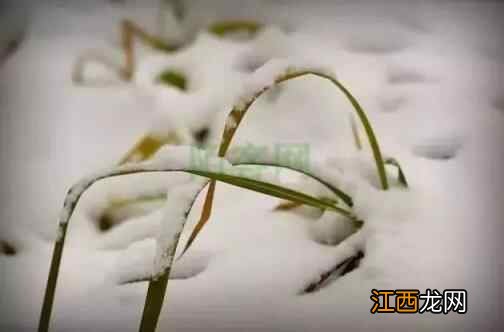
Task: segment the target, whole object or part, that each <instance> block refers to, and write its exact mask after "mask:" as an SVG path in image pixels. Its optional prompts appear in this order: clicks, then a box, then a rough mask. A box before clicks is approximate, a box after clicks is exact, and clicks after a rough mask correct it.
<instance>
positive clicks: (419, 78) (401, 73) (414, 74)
mask: <svg viewBox="0 0 504 332" xmlns="http://www.w3.org/2000/svg"><path fill="white" fill-rule="evenodd" d="M429 81H432V80H431V79H429V78H428V77H427V76H426V75H424V74H422V73H421V72H420V71H419V70H416V69H413V68H408V67H391V68H389V70H388V73H387V82H388V83H389V84H394V85H395V84H418V83H428V82H429Z"/></svg>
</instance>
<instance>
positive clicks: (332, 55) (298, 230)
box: [0, 0, 504, 331]
mask: <svg viewBox="0 0 504 332" xmlns="http://www.w3.org/2000/svg"><path fill="white" fill-rule="evenodd" d="M187 2H188V3H189V4H190V8H189V11H188V12H189V17H188V24H189V25H191V27H193V30H196V28H198V27H201V26H204V25H205V24H206V23H207V22H211V21H213V20H216V19H222V18H254V19H258V20H261V21H263V22H267V23H268V26H267V27H266V28H265V29H264V30H263V31H262V32H261V33H260V34H259V35H258V36H257V37H256V38H255V39H253V40H250V41H231V40H223V39H219V38H216V37H213V36H211V35H209V34H207V33H204V32H201V33H200V34H198V35H197V36H196V38H195V40H194V41H193V43H192V44H191V46H190V47H188V48H186V49H184V50H182V51H181V52H179V53H177V54H175V55H164V54H160V53H156V52H153V51H150V50H148V49H146V48H142V47H140V49H141V50H140V54H141V55H140V58H139V67H138V71H137V73H136V76H135V79H134V82H133V83H131V84H125V83H117V84H110V85H107V86H103V85H102V86H99V87H98V86H97V87H82V86H81V87H77V86H74V85H73V84H72V82H71V72H72V65H73V63H74V62H75V60H76V59H77V57H78V56H79V55H80V54H82V53H83V51H86V50H89V49H102V50H104V51H105V53H106V54H109V55H110V56H118V54H119V41H118V22H119V20H120V19H121V18H124V17H129V18H132V19H134V20H135V21H136V22H137V23H139V24H140V25H142V26H145V27H147V28H148V29H150V30H151V31H154V30H155V28H156V24H155V18H156V13H155V6H156V4H157V1H146V2H142V4H141V5H139V4H135V3H133V2H132V1H123V2H120V1H115V2H112V1H111V2H105V1H98V0H95V1H88V2H86V3H82V2H81V3H75V4H74V3H69V4H66V5H63V4H62V3H61V2H59V1H48V2H45V3H37V4H36V5H35V4H30V3H28V2H20V3H19V4H18V5H17V6H18V7H17V9H19V8H20V7H21V3H23V4H25V5H26V6H27V7H29V8H30V19H29V26H28V30H27V31H26V34H25V35H24V40H23V43H22V44H21V46H20V47H19V49H18V50H17V51H16V52H15V53H13V55H12V56H11V57H9V58H8V59H7V60H6V61H5V62H4V63H2V64H1V66H0V135H1V138H2V139H1V140H0V149H1V152H2V153H1V168H0V169H1V170H0V178H1V183H2V185H1V186H0V195H1V209H0V240H2V241H9V243H11V244H12V245H13V246H14V247H15V248H16V250H17V253H16V255H13V256H10V255H3V254H0V309H1V311H0V330H2V331H4V330H5V331H22V330H26V331H33V330H35V329H36V326H37V323H38V316H39V313H40V307H41V303H42V296H43V291H44V286H45V282H46V278H47V272H48V267H49V261H50V255H51V250H52V245H53V241H54V239H55V238H56V220H57V217H58V214H59V210H60V208H61V206H62V202H63V199H64V197H65V193H66V190H67V189H68V187H69V186H71V185H72V184H73V183H75V182H76V181H77V180H79V179H80V178H81V177H83V176H85V175H87V174H89V173H92V172H94V171H96V170H97V169H100V168H104V167H109V166H111V165H114V164H115V163H116V162H117V161H118V160H119V159H120V158H121V157H122V156H123V155H124V153H125V152H126V151H127V150H128V149H129V148H130V147H131V146H132V145H133V144H134V143H135V142H136V141H137V140H138V138H139V137H141V136H142V135H143V134H144V133H145V132H147V131H149V130H151V131H155V132H159V131H160V130H163V129H164V128H166V127H168V126H176V127H188V128H189V130H198V129H200V128H201V127H202V126H209V127H210V136H211V138H212V140H216V139H217V138H219V136H220V133H221V130H222V128H223V126H224V119H225V117H224V116H225V115H226V114H227V112H228V111H229V110H230V106H231V103H232V101H233V100H234V98H235V96H236V94H237V93H238V92H239V91H240V89H241V86H242V84H243V82H244V80H246V78H247V77H248V76H249V75H250V73H249V72H250V67H257V65H259V64H261V63H263V62H264V61H266V60H267V59H269V58H273V57H285V56H302V57H308V58H310V59H312V60H313V59H315V60H319V61H320V62H322V63H324V64H327V63H329V64H330V66H331V69H332V70H333V71H334V72H335V73H336V74H337V75H338V77H339V78H340V79H341V81H343V82H344V83H345V84H346V85H347V86H348V87H349V88H350V90H351V91H352V93H354V95H355V96H356V97H357V98H358V99H359V101H361V103H362V105H363V106H364V108H365V109H366V111H367V112H368V114H369V116H370V118H371V121H372V123H373V125H374V127H375V129H376V132H377V135H378V137H379V139H380V142H381V146H382V148H383V150H384V151H385V153H386V154H390V155H392V156H394V157H396V158H397V159H398V160H400V162H401V165H402V166H403V168H404V170H405V172H406V175H407V176H408V180H409V182H410V189H409V190H408V191H404V190H400V189H397V188H396V189H394V190H392V191H391V192H390V193H386V194H385V193H376V192H374V191H373V190H372V188H371V189H369V188H368V189H367V191H361V192H358V193H357V194H358V196H357V197H358V198H356V208H357V210H358V212H359V213H360V214H361V215H362V216H363V218H364V220H365V226H364V228H363V229H362V230H361V232H360V233H358V241H360V242H359V243H361V244H362V246H363V248H364V250H365V257H364V259H363V260H362V262H361V264H360V266H359V267H358V268H357V269H356V270H354V271H352V272H351V273H349V274H347V275H345V276H343V277H342V278H340V279H338V280H336V281H334V282H332V283H331V284H329V285H328V286H327V287H325V288H323V289H322V290H320V291H319V292H316V293H313V294H309V295H299V292H300V290H302V289H303V288H304V287H305V286H306V285H307V283H309V282H310V281H312V280H313V279H314V278H316V277H317V275H318V274H319V273H321V272H323V271H324V270H325V269H327V268H328V267H330V266H332V265H334V264H335V263H337V262H338V260H340V259H341V258H343V257H345V255H346V254H347V251H348V249H349V247H351V245H350V244H351V241H355V237H353V238H349V239H347V240H346V242H343V243H342V244H340V245H338V246H332V245H324V244H321V243H320V237H321V234H320V230H319V231H318V232H317V229H316V227H317V226H316V223H317V219H316V216H314V215H311V214H309V213H307V212H306V211H304V210H303V209H301V210H296V211H295V212H273V211H272V210H273V208H274V207H275V205H276V204H277V203H278V200H276V199H272V198H269V197H266V196H263V195H260V194H257V193H253V192H248V191H244V190H239V189H236V188H233V187H230V186H228V185H224V184H218V186H217V192H216V202H215V206H214V211H213V216H212V218H211V220H210V222H209V224H208V225H207V226H206V227H205V229H204V231H203V232H202V233H201V235H200V237H199V238H198V239H197V240H196V242H195V244H194V246H193V247H192V248H191V249H190V251H189V252H188V253H187V255H186V256H185V257H184V258H183V259H182V260H181V261H180V262H177V263H176V265H175V268H174V272H173V274H174V277H175V278H176V279H175V280H172V281H170V283H169V286H168V292H167V298H166V302H165V305H164V309H163V314H162V318H161V321H160V325H159V330H160V331H202V330H210V331H222V330H226V329H228V330H244V331H332V330H336V329H337V330H356V331H360V330H398V331H399V330H401V331H402V330H415V331H418V330H447V331H455V330H461V329H462V330H469V331H472V330H482V331H483V330H485V331H486V330H488V331H490V330H499V326H502V324H503V321H502V312H503V309H504V305H503V300H502V298H503V297H504V294H503V291H502V290H503V289H504V284H503V280H504V279H503V277H502V276H503V273H504V271H503V264H502V257H501V256H500V253H501V252H503V250H504V246H503V244H502V243H503V241H502V240H501V236H502V235H504V223H503V216H504V205H503V204H502V197H504V177H503V176H502V169H503V168H502V167H503V165H504V149H503V148H502V146H501V143H502V142H504V39H502V38H501V36H502V32H503V31H504V27H503V25H504V24H503V21H502V14H503V13H504V8H503V6H502V5H501V4H499V3H497V2H490V1H488V2H487V1H485V2H483V1H481V2H477V1H474V2H471V1H459V2H456V1H453V2H451V1H441V2H437V3H431V2H427V1H419V2H415V3H413V2H398V1H397V2H396V1H387V2H380V3H377V2H371V1H368V2H346V1H340V2H336V1H335V2H323V1H315V2H309V1H305V2H298V1H270V2H268V1H255V2H253V1H249V2H246V3H245V4H244V3H238V2H232V1H223V0H220V1H187ZM10 10H12V9H10ZM19 12H22V11H16V13H19ZM11 13H12V12H11ZM3 15H5V12H4V14H3ZM5 17H7V16H5ZM17 21H19V22H20V20H17ZM4 22H7V21H4ZM0 24H4V23H0ZM9 24H10V23H9ZM274 24H276V25H274ZM0 40H4V39H0ZM167 66H175V67H176V68H180V69H182V70H184V71H185V72H187V73H188V75H189V92H188V93H187V94H184V93H180V92H178V91H175V90H173V89H170V88H167V87H162V86H159V85H155V84H153V82H154V78H155V76H156V75H157V74H158V73H159V72H160V71H162V70H163V69H165V68H166V67H167ZM87 74H88V75H89V76H94V78H100V79H103V78H106V79H113V75H111V74H110V73H109V72H107V70H104V69H103V68H100V67H99V66H90V68H89V72H88V73H87ZM335 91H336V90H335V89H334V88H333V87H331V86H330V84H328V83H327V82H324V81H321V80H316V79H314V78H306V79H298V80H296V81H294V82H290V83H288V85H285V87H282V88H281V89H280V90H278V91H273V92H272V93H270V94H268V95H266V96H264V97H263V98H262V99H261V100H260V101H259V102H258V103H257V104H255V105H254V106H253V110H251V111H250V112H249V114H247V117H246V119H245V121H244V123H243V125H242V126H241V127H240V129H239V130H238V132H237V136H236V140H235V142H234V143H233V144H235V145H237V146H243V145H245V144H247V143H249V142H253V143H254V144H256V145H259V146H263V147H264V146H265V147H267V148H270V149H271V148H274V146H275V145H276V144H282V143H283V144H285V143H296V144H297V143H301V144H309V147H310V150H309V151H310V155H309V156H310V159H311V158H313V160H315V159H316V158H320V157H328V158H333V159H334V158H338V157H341V156H348V155H352V154H355V153H354V151H353V149H354V148H353V145H352V138H351V131H350V128H349V127H350V126H349V121H348V113H349V112H351V108H350V105H349V103H348V101H347V100H345V99H344V98H343V95H342V94H340V93H339V92H337V91H336V92H335ZM282 175H283V173H282ZM286 176H287V175H286ZM287 177H288V176H287ZM289 179H290V177H289ZM184 180H185V177H184V176H182V175H177V176H173V175H155V176H154V175H147V176H143V177H140V176H131V177H129V178H128V179H120V180H114V181H110V183H101V184H97V185H96V186H94V187H93V188H92V189H91V190H90V191H89V192H88V194H86V196H85V198H84V199H83V201H82V202H81V204H80V206H79V207H78V211H77V215H76V216H75V217H74V218H73V220H72V225H71V227H70V231H69V239H68V241H67V243H68V246H67V248H66V251H65V256H64V259H63V266H62V271H61V275H60V281H59V284H58V289H57V293H56V301H55V307H54V312H53V320H52V327H53V330H54V331H135V330H136V329H137V327H138V323H139V320H140V315H141V309H142V306H143V301H144V298H145V292H146V284H145V283H141V284H131V285H126V286H124V285H123V286H119V285H117V278H118V271H121V269H128V268H129V266H131V265H137V266H139V265H140V266H141V265H142V264H145V262H146V261H148V259H149V257H150V256H148V255H147V257H146V255H145V254H146V253H148V252H149V250H148V248H147V250H144V249H145V246H146V245H147V244H148V243H147V242H148V240H147V242H146V241H145V240H144V241H143V242H141V243H136V244H133V246H132V247H130V248H129V249H126V248H127V247H128V246H130V245H131V244H132V243H133V242H134V240H140V239H142V238H145V237H149V235H153V234H154V233H155V232H156V231H157V229H158V227H159V224H158V223H159V220H160V219H161V216H162V210H156V211H154V212H152V213H151V214H149V215H147V216H142V217H139V218H136V219H135V220H131V221H128V222H127V223H124V224H122V225H120V226H117V227H116V228H113V229H112V230H111V231H109V232H106V233H101V232H99V231H98V229H97V228H96V227H95V224H94V223H93V222H92V220H94V219H96V214H97V213H98V211H99V210H100V209H101V208H103V206H104V204H105V203H104V202H107V200H110V199H111V197H113V196H114V195H115V196H117V195H119V194H120V193H123V194H124V192H125V191H126V192H127V191H130V190H132V188H137V187H139V186H142V187H143V186H146V185H148V186H150V187H151V188H154V189H156V188H157V189H165V188H166V187H169V186H170V184H173V183H179V182H180V181H184ZM154 189H153V190H154ZM202 196H203V195H202ZM201 199H202V197H200V199H199V200H198V202H197V204H196V206H195V208H194V209H193V211H192V213H191V214H190V225H189V226H192V225H193V224H194V223H195V222H196V221H197V218H198V216H199V211H200V210H201V203H202V202H201ZM190 229H191V227H187V230H186V231H189V230H190ZM322 233H323V232H322ZM188 235H189V233H188V232H185V233H184V234H183V236H182V242H183V243H184V242H185V241H186V239H187V237H188ZM322 235H324V234H322ZM352 239H354V240H352ZM349 243H350V244H349ZM125 250H127V251H125ZM373 288H376V289H399V288H408V289H409V288H415V289H420V290H421V291H423V290H425V289H427V288H431V289H433V288H436V289H440V290H442V289H450V288H453V289H459V288H464V289H467V291H468V309H467V311H468V312H467V314H465V315H459V314H456V313H450V314H448V315H433V314H423V315H420V314H415V315H399V314H377V315H371V314H370V313H369V310H370V308H371V306H372V302H371V300H370V299H369V297H370V295H371V289H373Z"/></svg>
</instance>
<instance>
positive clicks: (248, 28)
mask: <svg viewBox="0 0 504 332" xmlns="http://www.w3.org/2000/svg"><path fill="white" fill-rule="evenodd" d="M262 27H263V25H262V24H261V23H258V22H256V21H246V20H234V21H218V22H215V23H212V24H211V25H210V26H208V28H207V30H208V32H210V33H212V34H214V35H216V36H219V37H224V36H226V35H229V34H232V33H237V32H247V33H249V34H250V35H254V34H256V33H257V32H258V31H259V30H260V29H261V28H262Z"/></svg>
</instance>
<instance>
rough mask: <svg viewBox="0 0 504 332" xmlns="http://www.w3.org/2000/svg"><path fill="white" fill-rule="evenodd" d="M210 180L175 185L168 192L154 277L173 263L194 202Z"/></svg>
mask: <svg viewBox="0 0 504 332" xmlns="http://www.w3.org/2000/svg"><path fill="white" fill-rule="evenodd" d="M208 182H209V180H200V181H196V182H195V183H191V184H187V185H184V186H183V187H182V188H180V187H175V188H173V189H172V190H171V191H170V192H169V193H168V196H169V198H168V200H167V201H166V205H165V207H164V216H163V220H162V222H161V225H162V226H161V230H160V232H159V235H158V238H157V249H156V258H155V260H154V270H153V276H154V278H156V277H158V276H160V275H161V274H163V273H164V272H165V271H166V270H167V269H169V268H170V267H171V265H172V262H173V259H174V255H175V250H176V249H177V244H178V239H179V238H180V234H181V233H182V230H183V228H184V225H185V223H186V221H187V215H188V214H189V212H190V208H191V207H192V204H193V202H194V201H195V200H196V197H197V195H198V194H199V192H200V191H201V190H202V189H203V187H204V186H205V185H206V184H207V183H208Z"/></svg>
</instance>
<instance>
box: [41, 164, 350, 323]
mask: <svg viewBox="0 0 504 332" xmlns="http://www.w3.org/2000/svg"><path fill="white" fill-rule="evenodd" d="M154 172H186V173H191V174H195V175H201V176H205V177H207V178H210V179H212V180H213V181H216V180H218V181H222V182H226V183H229V184H231V185H234V186H237V187H240V188H246V189H249V190H252V191H256V192H259V193H263V194H267V195H270V196H273V197H279V198H283V199H288V200H292V201H296V202H301V203H303V204H306V205H310V206H314V207H318V208H325V209H330V210H332V211H335V212H338V213H341V214H343V215H345V216H348V217H350V218H353V219H356V218H354V217H353V215H352V214H351V212H350V211H347V210H345V209H342V208H340V207H338V206H336V204H334V203H331V202H328V201H327V200H323V199H318V198H316V197H312V196H309V195H306V194H304V193H300V192H297V191H295V190H292V189H288V188H284V187H281V186H278V185H274V184H271V183H267V182H262V181H257V180H253V179H249V178H244V177H240V176H235V175H230V174H226V173H218V172H208V171H201V170H198V169H191V168H190V167H187V168H172V167H163V166H155V164H154V165H153V164H151V163H149V162H146V163H138V164H127V165H123V166H119V167H117V168H114V169H111V170H107V171H104V172H100V173H98V174H96V175H94V176H93V177H90V178H87V179H84V180H82V181H80V182H79V183H77V184H76V185H74V186H73V187H72V188H71V189H70V190H69V191H68V194H67V197H66V199H65V204H64V209H63V211H62V213H61V216H60V222H59V233H58V238H57V240H56V243H55V246H54V251H53V256H52V259H51V266H50V270H49V276H48V280H47V286H46V291H45V295H44V302H43V305H42V311H41V316H40V321H39V329H38V331H39V332H47V331H48V328H49V322H50V316H51V312H52V307H53V303H54V295H55V292H56V284H57V281H58V275H59V270H60V265H61V258H62V256H63V249H64V243H65V239H66V233H67V227H68V224H69V222H70V219H71V217H72V215H73V213H74V210H75V208H76V206H77V203H78V202H79V200H80V198H81V197H82V195H83V193H84V192H85V191H86V190H87V189H89V187H91V186H92V185H93V184H94V183H96V182H97V181H100V180H103V179H107V178H111V177H117V176H124V175H128V174H138V173H154ZM191 206H192V205H191ZM177 241H178V240H177ZM153 287H154V286H153ZM156 287H160V286H156ZM149 303H150V302H149ZM145 331H147V330H145Z"/></svg>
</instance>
